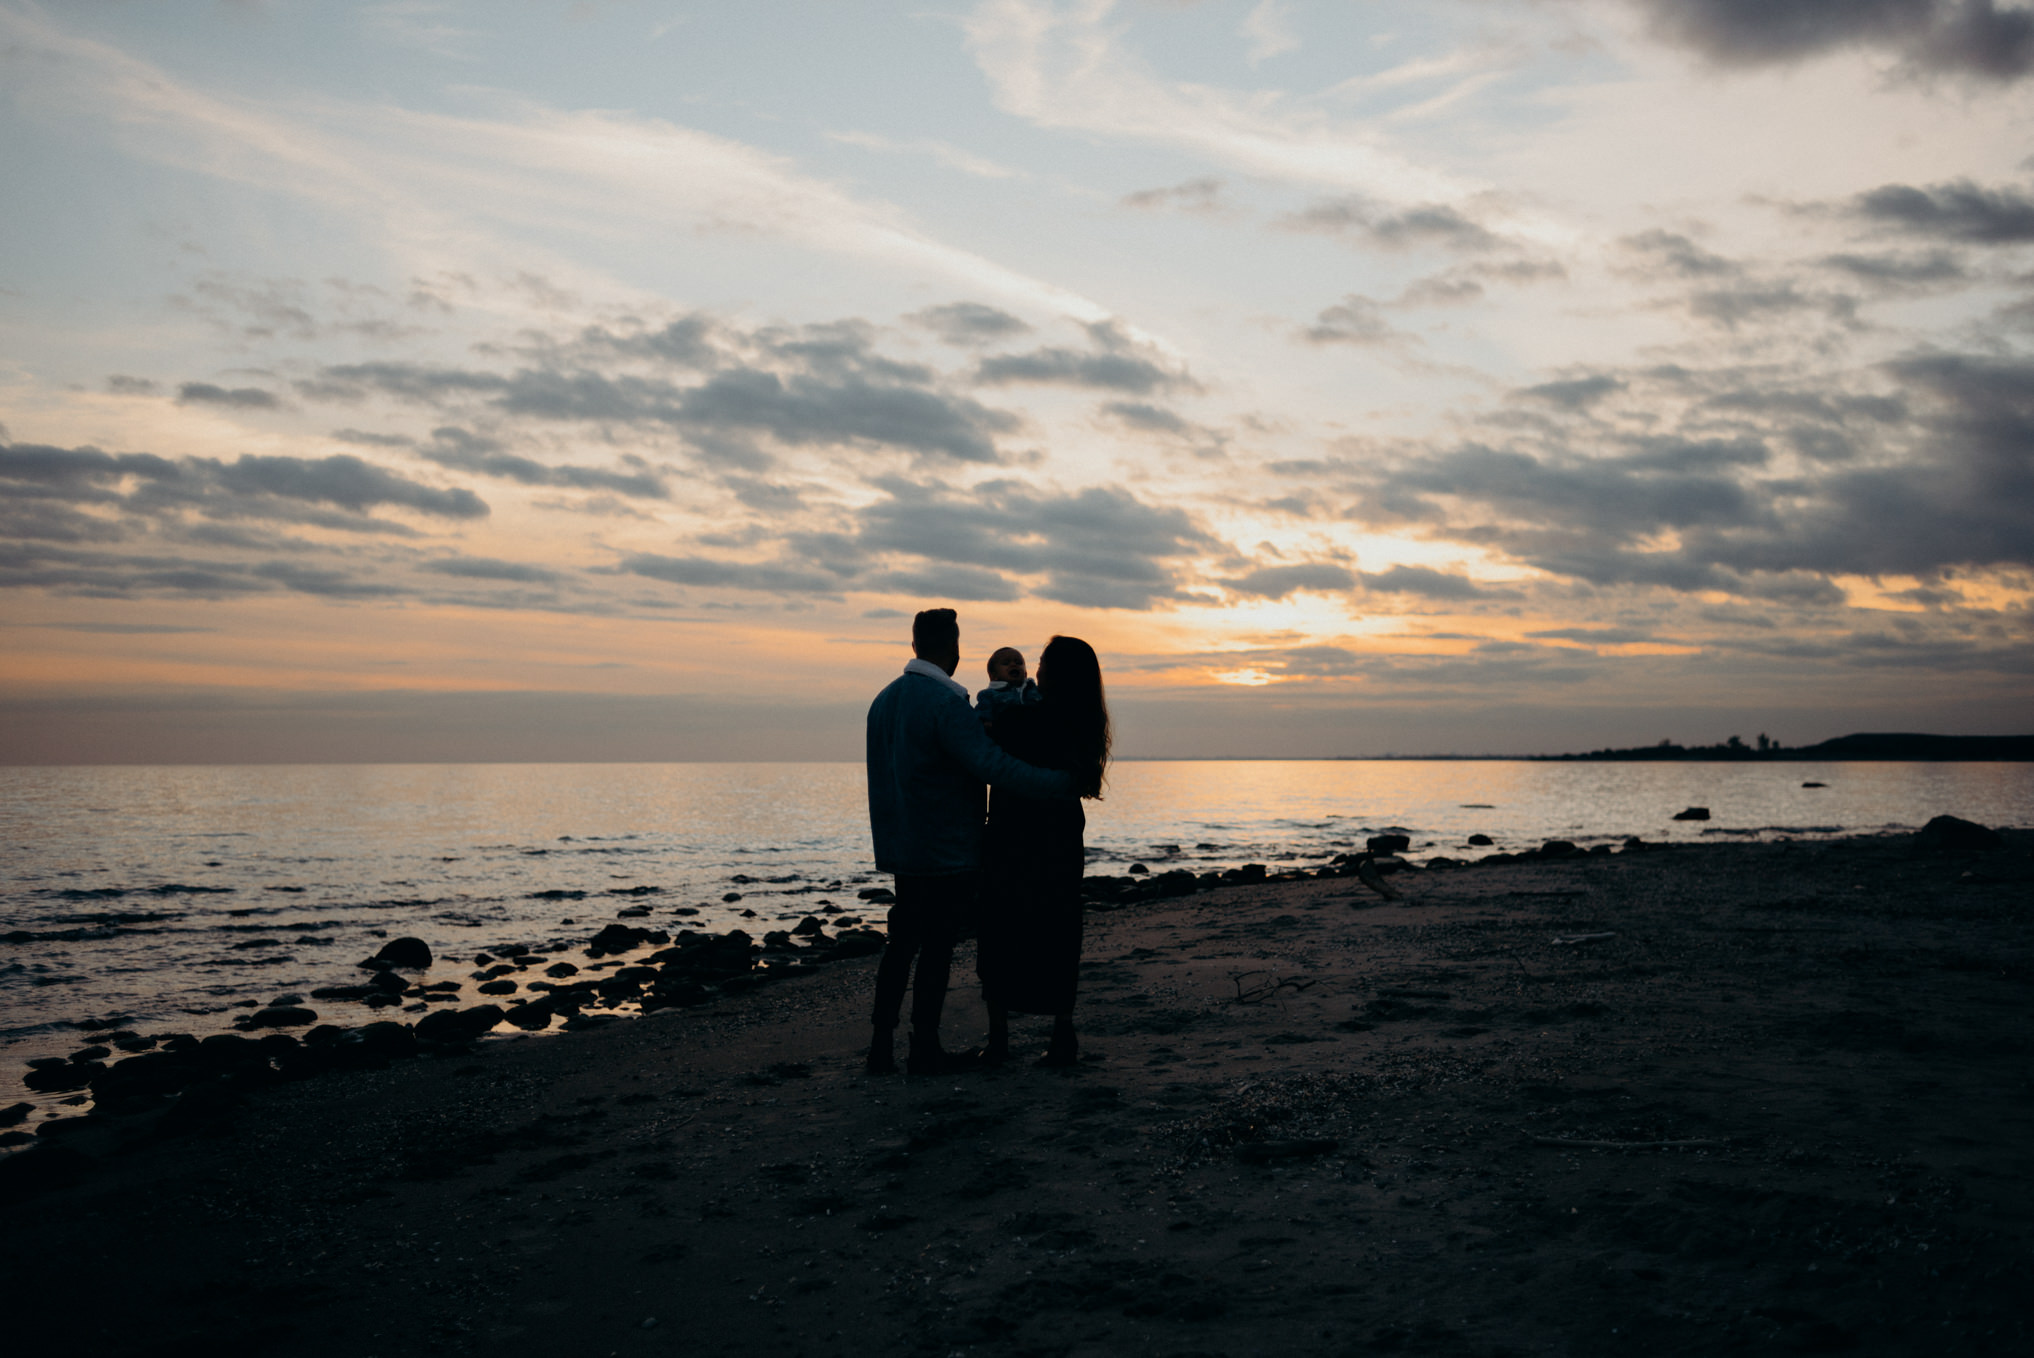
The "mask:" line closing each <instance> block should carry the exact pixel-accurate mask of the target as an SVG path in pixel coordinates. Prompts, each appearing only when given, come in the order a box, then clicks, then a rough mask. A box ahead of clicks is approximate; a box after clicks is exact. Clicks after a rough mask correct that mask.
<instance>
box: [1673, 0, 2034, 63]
mask: <svg viewBox="0 0 2034 1358" xmlns="http://www.w3.org/2000/svg"><path fill="white" fill-rule="evenodd" d="M1633 2H1634V3H1635V4H1636V5H1637V6H1638V8H1639V9H1640V10H1641V11H1642V12H1644V13H1645V14H1647V15H1648V16H1649V17H1650V19H1651V20H1652V26H1653V29H1654V31H1655V32H1656V33H1657V34H1659V35H1660V36H1661V37H1662V38H1665V39H1666V40H1668V41H1670V42H1673V43H1676V44H1679V45H1681V46H1685V47H1687V48H1690V49H1692V50H1693V51H1695V52H1697V53H1699V54H1700V55H1701V56H1703V57H1705V58H1707V59H1708V60H1710V61H1713V62H1715V63H1717V64H1718V65H1724V66H1761V65H1772V64H1777V63H1783V62H1792V61H1799V60H1802V59H1804V58H1807V57H1812V56H1819V55H1821V54H1823V53H1825V52H1831V51H1839V50H1843V49H1847V48H1860V47H1862V48H1872V49H1877V50H1880V51H1887V52H1890V53H1892V54H1893V55H1895V56H1897V57H1898V58H1900V59H1901V61H1902V62H1903V63H1905V64H1907V65H1909V66H1911V67H1913V68H1915V69H1917V70H1920V71H1926V72H1934V73H1942V74H1953V75H1967V76H1975V77H1980V78H1984V79H1990V80H1998V81H2011V80H2016V79H2018V78H2019V77H2021V76H2024V75H2026V74H2027V73H2028V72H2029V71H2030V70H2034V14H2030V13H2029V12H2028V11H2027V10H2026V9H2025V8H2022V7H2013V6H2007V7H2001V6H2000V5H1999V4H1997V3H1996V0H1633Z"/></svg>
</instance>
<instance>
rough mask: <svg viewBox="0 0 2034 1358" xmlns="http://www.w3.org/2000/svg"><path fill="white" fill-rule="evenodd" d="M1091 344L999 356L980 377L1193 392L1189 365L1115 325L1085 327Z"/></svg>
mask: <svg viewBox="0 0 2034 1358" xmlns="http://www.w3.org/2000/svg"><path fill="white" fill-rule="evenodd" d="M1086 330H1087V332H1088V339H1089V341H1090V344H1089V347H1088V348H1086V349H1069V348H1064V347H1060V346H1051V347H1047V348H1042V349H1032V350H1029V351H1027V352H1025V353H1020V354H995V355H992V356H990V357H988V358H985V359H983V360H982V361H981V362H980V363H979V364H977V365H976V367H975V380H976V381H977V382H981V383H983V384H985V385H988V386H1011V385H1016V384H1020V383H1025V384H1030V383H1035V384H1041V385H1051V386H1067V387H1090V388H1095V389H1098V390H1102V391H1120V392H1124V393H1127V394H1129V395H1133V396H1147V395H1151V394H1153V393H1156V392H1165V391H1176V390H1192V389H1194V388H1195V387H1197V386H1198V385H1199V384H1198V383H1196V382H1195V381H1194V379H1193V377H1192V376H1191V374H1189V373H1188V372H1187V371H1186V370H1185V369H1184V368H1182V367H1180V366H1179V365H1178V364H1176V363H1173V362H1171V361H1170V360H1168V359H1167V358H1166V356H1165V355H1164V354H1162V353H1160V352H1159V351H1158V350H1157V349H1156V348H1155V347H1153V346H1151V345H1148V344H1141V343H1138V342H1137V341H1134V340H1132V339H1130V338H1129V337H1128V336H1127V335H1126V334H1125V333H1124V331H1123V329H1122V327H1121V326H1119V325H1116V324H1114V323H1109V324H1101V325H1090V326H1087V327H1086Z"/></svg>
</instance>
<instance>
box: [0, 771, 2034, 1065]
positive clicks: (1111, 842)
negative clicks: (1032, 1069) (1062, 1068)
mask: <svg viewBox="0 0 2034 1358" xmlns="http://www.w3.org/2000/svg"><path fill="white" fill-rule="evenodd" d="M1811 783H1823V784H1827V786H1823V787H1815V786H1807V785H1808V784H1811ZM1691 805H1694V806H1706V807H1708V808H1710V810H1711V813H1712V819H1710V820H1709V821H1707V822H1691V821H1676V820H1674V819H1673V816H1674V814H1675V813H1676V812H1679V811H1681V810H1683V809H1684V808H1686V807H1688V806H1691ZM1944 812H1947V813H1950V814H1954V815H1959V816H1963V817H1965V818H1966V819H1970V820H1975V821H1979V822H1981V823H1984V824H1987V825H2010V826H2028V825H2034V764H2024V763H2014V764H2007V763H1982V764H1980V763H1971V764H1953V763H1932V764H1931V763H1780V762H1772V763H1765V762H1760V763H1730V764H1726V763H1698V762H1686V763H1658V764H1651V763H1647V764H1639V763H1631V764H1626V763H1582V762H1578V763H1562V762H1536V761H1514V760H1347V761H1343V760H1333V761H1257V762H1244V761H1236V762H1229V761H1219V762H1218V761H1193V762H1186V761H1182V762H1123V763H1119V764H1117V765H1116V766H1115V767H1114V768H1113V769H1112V770H1111V773H1110V778H1109V785H1108V789H1107V798H1106V800H1104V801H1102V802H1099V803H1090V804H1089V811H1088V834H1087V843H1088V846H1089V871H1091V872H1109V873H1121V872H1125V871H1127V870H1128V869H1129V868H1130V866H1131V865H1132V864H1133V863H1139V862H1141V863H1144V864H1146V865H1147V866H1148V867H1149V868H1150V869H1151V870H1152V871H1163V870H1164V869H1166V868H1168V867H1181V866H1184V867H1190V868H1192V869H1194V870H1195V871H1207V870H1209V869H1212V868H1223V867H1230V866H1235V865H1238V864H1241V863H1245V862H1262V863H1266V864H1268V865H1271V866H1272V867H1273V868H1274V869H1275V868H1277V867H1280V866H1295V865H1297V866H1307V865H1315V864H1318V863H1320V862H1322V861H1325V860H1326V859H1328V858H1331V857H1333V856H1334V855H1335V854H1337V853H1342V852H1346V851H1348V850H1350V849H1353V848H1361V847H1362V846H1363V842H1364V840H1365V839H1366V838H1367V837H1368V836H1369V835H1371V834H1375V833H1378V832H1380V831H1399V832H1403V833H1406V834H1408V835H1410V836H1411V837H1412V840H1413V843H1414V846H1415V847H1414V849H1413V851H1412V853H1411V854H1410V855H1409V856H1410V857H1412V858H1413V859H1414V860H1416V861H1419V860H1424V859H1427V858H1431V857H1433V856H1435V855H1440V854H1447V855H1450V856H1454V857H1465V856H1468V857H1473V856H1477V855H1480V854H1482V853H1487V852H1496V851H1500V850H1507V849H1510V850H1516V849H1520V848H1528V847H1533V846H1537V845H1538V844H1540V843H1541V842H1542V841H1544V840H1547V839H1553V838H1560V839H1569V840H1573V841H1575V842H1577V843H1579V844H1584V845H1587V844H1591V843H1596V842H1604V841H1609V842H1613V843H1614V842H1618V841H1621V840H1622V839H1624V838H1625V837H1626V836H1628V835H1638V836H1642V837H1643V838H1645V839H1648V840H1655V841H1669V840H1680V841H1690V840H1704V839H1708V840H1741V839H1747V838H1758V839H1773V838H1777V837H1782V836H1786V837H1792V838H1799V839H1809V838H1826V837H1830V836H1835V835H1849V834H1882V833H1898V832H1905V831H1908V830H1911V829H1913V828H1914V827H1917V826H1919V825H1920V824H1922V823H1923V822H1925V821H1926V820H1927V819H1928V818H1929V817H1930V816H1933V815H1936V814H1939V813H1944ZM1471 834H1484V835H1488V836H1490V837H1491V839H1492V840H1493V841H1494V844H1493V845H1492V846H1491V847H1490V848H1475V849H1466V850H1465V840H1466V838H1467V837H1468V836H1469V835H1471ZM884 880H885V879H882V878H879V877H878V876H876V874H875V872H874V867H873V864H872V862H871V860H870V850H869V837H868V823H867V815H866V804H865V800H864V788H863V780H862V769H861V766H860V765H858V764H601V765H561V764H542V765H504V764H466V765H400V766H363V765H314V766H297V767H277V766H215V767H188V766H180V767H110V768H108V767H63V768H47V767H12V768H0V1053H4V1054H5V1056H6V1057H7V1058H12V1059H14V1060H17V1061H25V1060H26V1059H28V1058H30V1057H35V1056H44V1055H50V1054H63V1053H65V1052H68V1051H69V1050H71V1049H72V1048H73V1047H75V1046H76V1045H77V1044H78V1043H79V1042H80V1040H81V1039H82V1038H83V1036H84V1034H83V1032H81V1030H80V1029H78V1028H77V1027H75V1026H74V1025H75V1024H76V1023H77V1022H78V1021H80V1020H88V1019H103V1018H107V1017H112V1016H115V1015H119V1016H123V1017H124V1018H125V1019H126V1020H127V1022H126V1023H125V1024H123V1026H125V1027H132V1028H135V1029H138V1030H139V1031H141V1032H143V1033H152V1032H166V1031H173V1030H174V1031H185V1032H193V1033H197V1034H199V1035H202V1034H204V1033H206V1032H211V1031H218V1030H220V1029H223V1028H224V1027H225V1026H226V1025H227V1023H228V1022H229V1021H230V1019H231V1018H232V1016H233V1014H234V1012H236V1009H237V1008H238V1007H244V1006H246V1005H248V1004H250V1003H266V1002H268V1001H269V1000H272V999H274V998H276V997H277V996H279V995H282V994H286V993H294V994H308V992H309V991H310V990H311V989H313V988H315V987H319V986H330V985H343V984H349V983H355V982H357V981H358V980H359V979H360V976H361V974H362V973H360V972H359V971H358V970H357V969H356V968H355V963H357V962H358V961H359V960H360V959H361V958H363V957H366V956H369V955H371V954H372V953H373V952H374V951H375V949H376V948H377V947H379V946H380V944H381V942H382V940H384V939H386V938H390V937H395V936H398V935H403V934H410V935H415V936H417V937H420V938H422V939H424V940H425V941H426V942H427V943H429V944H430V946H431V948H432V949H433V951H434V952H435V953H437V954H439V955H440V957H442V958H444V959H446V964H445V966H443V967H441V968H440V969H438V972H434V975H433V979H439V974H440V973H442V974H444V975H449V976H452V977H454V978H461V977H464V976H466V974H467V972H468V970H469V969H470V967H471V965H472V962H471V957H472V955H473V954H475V953H477V952H478V951H481V950H483V949H485V948H488V947H490V946H499V945H501V944H503V943H506V942H523V943H529V944H533V945H541V944H542V943H543V942H544V941H545V940H547V939H550V940H576V939H583V938H584V937H585V936H586V935H588V934H590V933H592V932H593V931H594V930H595V929H597V928H599V927H600V926H601V925H602V924H605V923H607V922H609V921H611V920H613V919H614V918H615V916H616V913H617V912H618V911H619V910H623V909H632V908H635V907H641V906H647V907H648V908H649V911H650V913H649V916H648V917H647V918H634V920H633V922H634V923H637V924H645V925H650V926H652V927H658V928H663V929H667V930H673V931H675V930H676V929H677V928H680V927H690V928H697V929H708V930H714V931H721V930H725V929H728V928H731V927H735V926H740V927H742V928H745V929H747V930H748V931H749V932H750V933H752V934H755V935H758V936H760V935H761V934H762V933H763V932H764V931H765V930H768V929H779V928H785V927H787V926H788V924H789V923H790V922H792V921H795V920H797V919H799V918H801V917H802V916H804V915H805V914H807V913H810V912H821V910H822V906H823V905H825V904H829V903H830V904H832V905H833V906H834V907H835V909H834V910H833V911H831V912H822V913H824V914H825V917H826V918H827V919H828V921H829V923H837V922H839V921H840V920H842V919H843V918H850V919H851V918H854V917H856V916H860V917H863V918H864V919H866V920H867V922H868V923H870V924H875V925H880V924H881V920H882V916H881V911H880V909H871V908H869V907H868V906H867V905H866V904H865V903H864V902H863V901H861V900H860V899H859V898H858V896H857V892H858V891H859V890H861V889H864V888H868V887H872V886H877V885H881V884H882V883H883V882H884ZM731 897H732V898H738V899H729V898H731ZM315 1003H316V1002H314V1004H315ZM319 1007H320V1008H321V1009H324V1008H330V1009H331V1010H332V1013H331V1015H330V1016H331V1017H333V1018H334V1019H336V1020H337V1021H339V1022H343V1023H352V1022H357V1021H360V1019H362V1018H363V1017H364V1016H365V1011H362V1012H359V1013H356V1012H353V1007H352V1006H344V1005H338V1006H319ZM0 1081H4V1082H6V1083H11V1078H10V1074H9V1073H8V1072H6V1071H4V1070H0ZM0 1092H4V1091H0ZM7 1097H12V1096H11V1095H9V1096H7ZM5 1101H6V1099H5V1098H0V1103H4V1102H5Z"/></svg>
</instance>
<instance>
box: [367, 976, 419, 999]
mask: <svg viewBox="0 0 2034 1358" xmlns="http://www.w3.org/2000/svg"><path fill="white" fill-rule="evenodd" d="M367 988H368V990H369V991H371V992H377V993H380V994H383V995H400V994H402V993H403V992H404V991H405V990H408V989H409V988H410V983H409V982H408V981H406V980H404V979H403V978H402V977H400V976H398V975H396V974H395V973H394V972H392V971H384V972H382V973H380V974H379V975H377V976H376V977H375V978H374V979H373V980H372V981H370V982H368V985H367Z"/></svg>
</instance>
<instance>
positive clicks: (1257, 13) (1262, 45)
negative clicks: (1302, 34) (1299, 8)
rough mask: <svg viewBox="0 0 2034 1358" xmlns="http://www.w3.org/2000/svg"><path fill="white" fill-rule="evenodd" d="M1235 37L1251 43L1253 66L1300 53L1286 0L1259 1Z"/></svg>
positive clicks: (1239, 27)
mask: <svg viewBox="0 0 2034 1358" xmlns="http://www.w3.org/2000/svg"><path fill="white" fill-rule="evenodd" d="M1236 36H1237V37H1239V38H1241V39H1243V40H1244V41H1245V42H1247V43H1249V44H1250V64H1251V65H1252V66H1256V65H1259V64H1261V63H1263V62H1265V61H1269V60H1270V59H1271V58H1272V57H1276V56H1282V55H1284V54H1285V53H1287V52H1297V51H1298V50H1299V46H1300V40H1299V37H1298V36H1297V35H1296V34H1294V32H1293V31H1292V10H1291V7H1290V6H1289V5H1288V4H1287V3H1286V2H1285V0H1257V3H1256V4H1254V5H1252V6H1251V7H1250V12H1249V13H1248V14H1246V15H1244V16H1243V22H1242V23H1240V24H1238V25H1237V26H1236Z"/></svg>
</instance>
